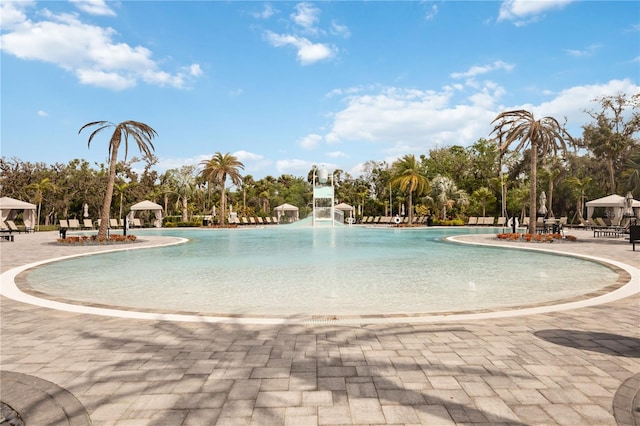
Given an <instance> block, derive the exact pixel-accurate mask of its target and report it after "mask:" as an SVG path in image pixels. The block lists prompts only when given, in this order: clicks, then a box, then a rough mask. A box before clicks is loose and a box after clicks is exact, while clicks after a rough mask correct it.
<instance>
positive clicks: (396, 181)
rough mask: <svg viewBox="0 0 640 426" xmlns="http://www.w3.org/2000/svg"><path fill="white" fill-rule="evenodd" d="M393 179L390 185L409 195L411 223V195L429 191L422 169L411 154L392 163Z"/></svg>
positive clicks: (411, 217)
mask: <svg viewBox="0 0 640 426" xmlns="http://www.w3.org/2000/svg"><path fill="white" fill-rule="evenodd" d="M392 168H393V177H392V178H391V182H390V183H391V185H392V186H395V187H397V188H399V189H400V190H401V191H403V192H408V193H409V223H413V193H414V192H415V193H416V195H418V196H419V195H420V194H423V193H424V192H426V191H428V190H429V179H427V176H426V173H425V170H424V167H423V166H422V164H420V163H419V162H418V160H416V156H415V155H413V154H410V155H405V156H404V157H402V158H400V159H399V160H396V161H395V162H394V163H393V166H392Z"/></svg>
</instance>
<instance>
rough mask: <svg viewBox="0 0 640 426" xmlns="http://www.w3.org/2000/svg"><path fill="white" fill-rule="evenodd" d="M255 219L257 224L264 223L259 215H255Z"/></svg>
mask: <svg viewBox="0 0 640 426" xmlns="http://www.w3.org/2000/svg"><path fill="white" fill-rule="evenodd" d="M256 219H257V220H258V224H259V225H264V221H263V220H262V218H261V217H260V216H258V217H256Z"/></svg>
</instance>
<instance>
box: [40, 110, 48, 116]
mask: <svg viewBox="0 0 640 426" xmlns="http://www.w3.org/2000/svg"><path fill="white" fill-rule="evenodd" d="M48 116H49V113H47V111H42V110H40V111H38V117H48Z"/></svg>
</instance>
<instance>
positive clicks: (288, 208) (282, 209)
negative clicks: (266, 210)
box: [274, 203, 300, 223]
mask: <svg viewBox="0 0 640 426" xmlns="http://www.w3.org/2000/svg"><path fill="white" fill-rule="evenodd" d="M274 210H275V212H276V217H277V218H278V223H280V222H281V221H280V218H281V217H286V218H287V221H288V222H295V221H298V220H299V219H300V218H299V216H298V215H299V213H298V208H297V207H296V206H292V205H291V204H287V203H284V204H281V205H279V206H278V207H276V208H275V209H274Z"/></svg>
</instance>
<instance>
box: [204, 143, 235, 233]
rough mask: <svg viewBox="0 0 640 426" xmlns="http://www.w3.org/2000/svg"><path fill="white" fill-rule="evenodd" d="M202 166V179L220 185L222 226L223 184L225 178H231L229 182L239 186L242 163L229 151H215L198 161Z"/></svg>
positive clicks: (224, 184)
mask: <svg viewBox="0 0 640 426" xmlns="http://www.w3.org/2000/svg"><path fill="white" fill-rule="evenodd" d="M200 165H202V166H204V169H203V170H202V172H201V175H202V177H203V179H205V180H206V181H208V182H215V183H217V184H219V185H220V187H221V188H220V224H221V225H222V226H224V223H225V216H226V215H225V207H226V197H225V190H226V188H225V186H226V182H227V178H229V179H230V180H231V183H232V184H234V185H236V186H240V185H241V184H242V176H241V175H240V171H239V169H242V170H244V164H242V163H241V162H240V161H239V160H238V158H237V157H235V156H233V155H231V154H230V153H226V154H224V155H223V154H221V153H220V152H216V153H215V154H214V155H213V157H211V159H209V160H204V161H202V162H201V163H200Z"/></svg>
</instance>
